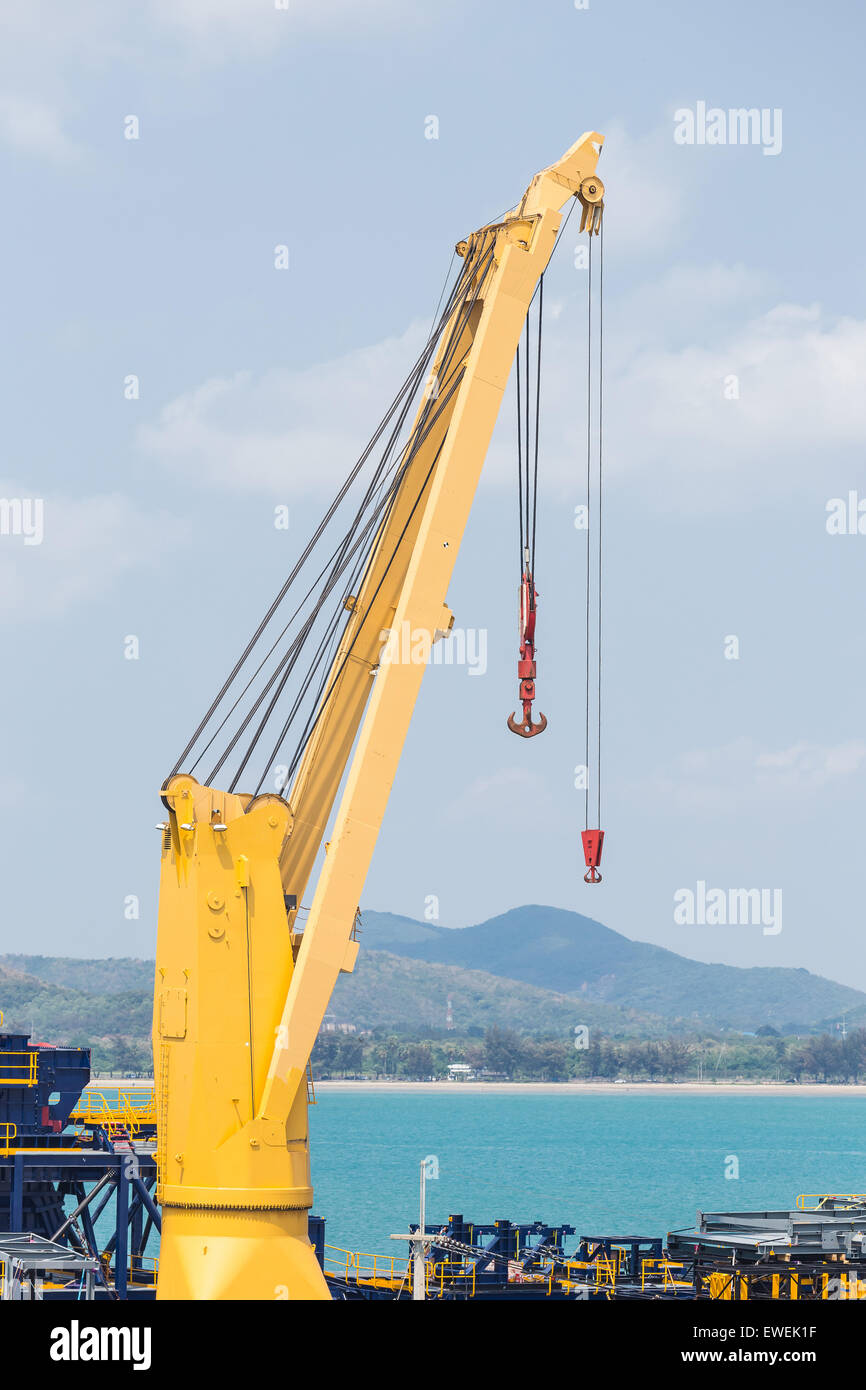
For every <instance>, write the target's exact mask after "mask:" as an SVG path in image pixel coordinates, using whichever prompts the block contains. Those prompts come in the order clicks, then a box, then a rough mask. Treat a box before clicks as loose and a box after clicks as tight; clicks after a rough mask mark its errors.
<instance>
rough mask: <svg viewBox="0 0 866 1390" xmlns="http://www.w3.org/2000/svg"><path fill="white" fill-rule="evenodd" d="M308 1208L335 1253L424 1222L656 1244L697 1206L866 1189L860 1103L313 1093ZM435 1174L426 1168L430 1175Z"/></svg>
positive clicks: (745, 1204) (781, 1204) (865, 1114)
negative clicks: (565, 1228) (422, 1186)
mask: <svg viewBox="0 0 866 1390" xmlns="http://www.w3.org/2000/svg"><path fill="white" fill-rule="evenodd" d="M310 1138H311V1148H312V1168H313V1185H314V1188H315V1204H314V1208H313V1209H314V1211H315V1212H316V1214H317V1215H319V1216H323V1217H324V1218H325V1220H326V1228H325V1230H326V1237H325V1238H326V1240H327V1241H328V1243H329V1244H331V1245H335V1246H341V1247H344V1248H349V1249H352V1250H360V1251H366V1252H371V1253H376V1254H392V1253H396V1252H397V1251H400V1252H401V1253H402V1252H403V1251H404V1249H405V1247H403V1246H399V1245H397V1244H396V1243H395V1242H393V1241H391V1240H390V1239H389V1237H390V1235H391V1234H392V1233H399V1232H404V1231H406V1230H407V1229H408V1223H409V1222H410V1221H417V1220H418V1198H419V1193H418V1190H419V1165H420V1161H421V1159H423V1158H426V1157H429V1156H435V1158H436V1160H437V1163H438V1171H439V1177H438V1179H437V1180H428V1182H427V1213H428V1225H430V1226H432V1227H434V1228H435V1225H436V1224H438V1223H441V1222H442V1221H444V1220H445V1219H446V1218H447V1217H448V1215H449V1214H451V1213H457V1212H459V1213H462V1215H463V1216H464V1217H465V1218H466V1219H467V1220H470V1221H475V1222H479V1223H482V1222H492V1221H495V1220H497V1219H499V1218H501V1217H507V1218H509V1219H510V1220H511V1221H535V1220H543V1221H545V1222H548V1223H550V1224H551V1225H558V1224H560V1223H568V1224H570V1225H572V1226H575V1227H576V1228H577V1232H578V1234H580V1235H584V1234H585V1235H620V1236H622V1235H640V1236H657V1235H662V1236H663V1235H665V1234H666V1233H667V1232H668V1231H671V1230H675V1229H679V1228H686V1229H691V1228H692V1227H693V1226H694V1224H695V1220H696V1213H697V1211H698V1210H699V1209H701V1210H703V1211H720V1210H728V1211H743V1210H772V1209H779V1208H787V1207H789V1206H794V1204H795V1202H796V1198H797V1196H798V1194H800V1193H820V1192H864V1191H866V1100H864V1099H863V1098H862V1097H860V1096H859V1095H856V1094H854V1095H851V1096H838V1095H828V1096H826V1097H825V1096H814V1095H806V1094H797V1093H796V1092H794V1093H793V1094H782V1095H779V1094H773V1095H766V1096H763V1095H757V1096H756V1095H742V1096H739V1095H731V1094H729V1093H716V1094H707V1095H694V1094H690V1093H688V1092H685V1091H684V1092H682V1093H681V1094H676V1093H674V1094H670V1093H666V1092H653V1091H648V1092H641V1093H640V1094H637V1095H636V1094H634V1093H626V1094H622V1095H618V1094H616V1093H615V1092H614V1093H606V1094H592V1093H587V1092H586V1091H577V1090H570V1089H569V1088H568V1087H566V1086H563V1088H562V1090H561V1091H556V1092H553V1093H539V1092H533V1091H529V1090H527V1091H526V1092H521V1091H516V1092H508V1093H501V1092H496V1093H490V1094H485V1093H478V1092H475V1091H473V1092H469V1091H467V1092H466V1093H465V1094H463V1095H461V1094H454V1093H441V1092H440V1093H438V1094H437V1093H436V1092H435V1090H433V1089H432V1088H431V1089H430V1090H429V1091H427V1090H423V1091H415V1092H401V1091H397V1090H395V1091H393V1092H389V1091H381V1090H375V1091H374V1090H372V1089H371V1090H370V1091H368V1092H367V1091H365V1090H364V1088H363V1086H357V1087H355V1088H353V1089H352V1090H346V1091H340V1090H329V1089H320V1091H319V1095H318V1103H317V1104H316V1106H315V1107H313V1108H312V1109H311V1111H310ZM430 1166H431V1167H432V1166H433V1165H430Z"/></svg>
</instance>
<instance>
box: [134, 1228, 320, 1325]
mask: <svg viewBox="0 0 866 1390" xmlns="http://www.w3.org/2000/svg"><path fill="white" fill-rule="evenodd" d="M156 1296H157V1298H158V1299H178V1300H195V1299H198V1300H206V1301H214V1302H215V1301H219V1300H222V1299H230V1300H235V1299H247V1300H257V1301H259V1302H279V1301H280V1300H290V1301H293V1302H294V1301H298V1300H300V1301H305V1302H309V1301H318V1300H329V1299H330V1297H331V1295H330V1293H329V1291H328V1286H327V1284H326V1282H325V1276H324V1274H323V1273H322V1270H321V1268H320V1266H319V1262H318V1260H317V1259H316V1252H315V1250H314V1249H313V1247H312V1245H311V1244H310V1242H309V1239H308V1237H307V1213H306V1211H248V1210H247V1211H231V1210H226V1209H225V1208H217V1209H210V1210H202V1209H201V1208H191V1207H188V1208H182V1207H164V1208H163V1223H162V1237H161V1241H160V1252H159V1281H158V1286H157V1295H156Z"/></svg>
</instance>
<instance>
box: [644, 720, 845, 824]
mask: <svg viewBox="0 0 866 1390" xmlns="http://www.w3.org/2000/svg"><path fill="white" fill-rule="evenodd" d="M864 763H866V742H863V741H862V740H860V739H851V740H849V741H848V742H845V743H840V744H829V745H825V744H818V743H810V742H808V741H807V740H803V741H801V742H799V743H796V744H793V745H792V746H791V747H789V748H782V749H762V748H760V747H759V746H758V745H757V744H756V743H755V742H754V741H753V740H751V739H746V738H741V739H735V740H734V741H733V742H731V743H729V744H726V745H724V746H723V747H720V748H708V749H698V750H694V751H692V752H689V753H684V754H682V755H680V756H679V757H677V758H676V759H675V760H674V761H673V763H672V765H671V766H670V768H668V769H658V770H657V771H656V772H655V773H654V774H653V775H651V776H650V777H648V778H647V779H645V780H644V781H642V782H641V783H636V784H634V785H633V786H630V787H628V788H626V795H627V796H628V797H629V798H649V799H650V801H651V804H652V805H654V806H657V807H664V808H666V809H667V810H668V811H676V812H680V813H684V814H687V815H690V814H694V813H704V814H705V813H709V814H716V813H721V814H730V813H732V812H744V811H746V810H750V811H754V809H755V807H756V806H757V805H761V806H764V807H768V806H772V805H780V804H786V805H787V804H790V803H791V799H792V797H798V796H804V795H805V794H807V793H811V792H818V791H821V790H822V789H823V788H825V787H827V786H829V785H830V784H838V783H839V782H840V781H842V780H844V779H845V778H848V777H853V776H854V775H855V774H856V773H858V772H860V771H861V769H862V768H863V766H864Z"/></svg>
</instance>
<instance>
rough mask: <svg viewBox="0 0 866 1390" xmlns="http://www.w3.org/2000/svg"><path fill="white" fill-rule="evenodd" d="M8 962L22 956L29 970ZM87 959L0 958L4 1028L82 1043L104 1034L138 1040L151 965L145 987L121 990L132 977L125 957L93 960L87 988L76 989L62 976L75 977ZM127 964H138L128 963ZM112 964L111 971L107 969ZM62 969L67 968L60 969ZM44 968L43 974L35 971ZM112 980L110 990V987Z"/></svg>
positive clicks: (147, 1007) (145, 1026) (147, 1014)
mask: <svg viewBox="0 0 866 1390" xmlns="http://www.w3.org/2000/svg"><path fill="white" fill-rule="evenodd" d="M10 960H16V961H21V960H27V961H28V963H30V965H31V967H32V968H33V971H34V973H28V972H25V971H23V970H19V969H14V968H10V966H9V965H8V964H7V962H8V961H10ZM88 964H91V962H86V961H78V960H65V959H64V958H63V957H62V956H28V957H21V956H0V1011H2V1014H3V1030H4V1031H5V1032H8V1033H28V1034H30V1035H32V1037H33V1038H34V1040H35V1041H37V1042H60V1043H74V1044H75V1045H77V1046H86V1045H88V1044H89V1043H90V1041H91V1039H93V1038H99V1037H106V1036H108V1035H112V1034H113V1035H118V1036H120V1035H123V1036H127V1037H134V1038H143V1037H145V1036H146V1035H147V1034H148V1033H149V1032H150V1021H151V1013H152V1009H153V1004H152V999H153V966H152V965H151V966H150V967H149V969H148V973H147V979H148V985H147V988H146V989H142V988H141V987H139V988H133V989H129V988H126V985H127V984H128V983H129V980H130V978H131V976H130V973H129V972H128V971H127V970H126V969H125V968H124V967H125V966H127V965H128V964H130V963H129V962H126V961H116V962H113V961H95V962H92V964H94V965H98V966H101V967H102V970H101V971H99V972H95V973H94V976H93V979H92V982H90V983H92V984H93V986H94V987H93V988H92V989H78V988H74V987H72V986H71V985H70V984H68V983H67V982H66V981H67V980H76V981H78V980H80V979H81V978H82V973H81V967H82V966H85V965H88ZM132 964H139V962H133V963H132ZM112 965H117V966H118V969H117V971H116V972H114V975H113V976H112V972H111V969H110V967H111V966H112ZM64 967H66V969H64ZM40 969H41V970H44V972H45V974H44V977H43V978H39V977H38V976H37V975H36V973H35V971H36V970H40ZM112 983H114V985H115V986H116V987H115V988H111V984H112Z"/></svg>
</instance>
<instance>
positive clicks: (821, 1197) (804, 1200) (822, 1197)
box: [797, 1192, 866, 1211]
mask: <svg viewBox="0 0 866 1390" xmlns="http://www.w3.org/2000/svg"><path fill="white" fill-rule="evenodd" d="M831 1200H832V1201H834V1202H853V1203H855V1204H856V1205H859V1204H860V1203H861V1202H866V1192H801V1193H800V1195H799V1197H798V1198H797V1210H798V1211H808V1210H811V1209H812V1208H813V1207H821V1206H823V1205H824V1203H825V1202H829V1201H831Z"/></svg>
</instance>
